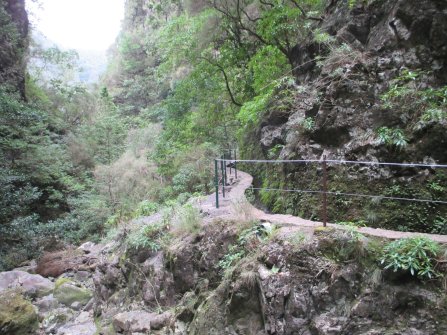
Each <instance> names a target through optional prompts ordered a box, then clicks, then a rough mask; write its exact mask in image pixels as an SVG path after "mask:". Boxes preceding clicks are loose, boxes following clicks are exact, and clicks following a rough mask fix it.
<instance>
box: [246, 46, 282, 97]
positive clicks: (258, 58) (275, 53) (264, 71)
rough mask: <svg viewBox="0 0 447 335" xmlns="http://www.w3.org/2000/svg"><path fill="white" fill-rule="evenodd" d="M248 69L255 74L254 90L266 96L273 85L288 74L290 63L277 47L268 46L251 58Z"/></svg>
mask: <svg viewBox="0 0 447 335" xmlns="http://www.w3.org/2000/svg"><path fill="white" fill-rule="evenodd" d="M248 67H249V69H250V70H251V71H252V72H253V89H254V90H255V92H256V93H257V94H263V93H264V94H265V93H266V92H268V90H269V86H270V85H271V83H272V82H273V81H275V80H277V79H279V78H280V77H281V76H283V75H284V74H285V73H286V72H287V67H288V62H287V58H286V57H285V56H284V54H283V53H282V52H281V51H280V50H279V49H278V48H277V47H275V46H272V45H268V46H264V47H262V48H260V49H259V51H258V52H257V53H256V54H255V55H254V56H253V57H251V59H250V61H249V62H248Z"/></svg>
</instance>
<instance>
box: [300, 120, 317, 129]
mask: <svg viewBox="0 0 447 335" xmlns="http://www.w3.org/2000/svg"><path fill="white" fill-rule="evenodd" d="M301 125H302V127H303V128H304V130H306V131H310V132H311V131H313V130H314V129H315V120H314V118H312V117H306V118H304V119H303V121H302V122H301Z"/></svg>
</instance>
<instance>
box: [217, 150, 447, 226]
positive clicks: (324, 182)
mask: <svg viewBox="0 0 447 335" xmlns="http://www.w3.org/2000/svg"><path fill="white" fill-rule="evenodd" d="M238 163H239V164H240V163H253V164H257V163H267V164H285V163H291V164H308V163H314V164H321V167H322V178H321V189H320V190H304V189H279V188H262V187H251V188H250V189H251V190H256V191H267V192H268V191H274V192H296V193H310V194H320V195H321V197H322V208H321V214H322V220H323V225H324V226H325V227H326V226H327V221H328V195H335V196H347V197H361V198H374V199H385V200H396V201H408V202H419V203H433V204H441V205H447V200H436V199H423V198H406V197H397V196H385V195H374V194H363V193H351V192H338V191H335V192H334V191H329V190H328V163H330V164H346V165H367V166H390V167H402V168H427V169H447V165H445V164H426V163H388V162H378V161H350V160H332V159H330V160H329V159H327V158H326V156H323V159H321V160H254V159H253V160H250V159H237V156H236V150H229V151H228V152H226V153H225V154H224V155H222V156H221V157H220V158H219V159H215V161H214V164H215V188H216V208H219V187H220V185H222V196H223V197H224V198H225V197H226V195H225V189H226V188H227V187H228V172H227V170H228V168H229V172H230V175H231V174H232V171H233V169H234V173H235V177H236V179H237V165H238ZM219 165H220V171H219ZM219 172H220V178H219Z"/></svg>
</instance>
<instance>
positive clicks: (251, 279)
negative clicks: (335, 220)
mask: <svg viewBox="0 0 447 335" xmlns="http://www.w3.org/2000/svg"><path fill="white" fill-rule="evenodd" d="M146 219H151V218H146ZM268 231H269V230H268V229H267V230H266V224H265V223H264V224H263V225H262V224H255V223H247V222H231V221H222V220H218V221H212V222H210V223H208V224H205V225H204V227H203V229H202V230H201V231H200V232H198V233H194V234H183V235H182V236H178V237H177V238H176V239H173V240H171V241H170V243H169V245H166V246H165V247H164V248H162V249H159V250H158V251H153V250H150V249H146V248H141V249H139V250H135V249H132V248H128V247H126V244H125V243H124V241H125V234H126V231H125V230H124V231H122V232H121V235H118V236H117V237H116V238H115V241H114V242H110V243H108V244H102V245H94V244H92V243H87V244H85V245H83V246H82V247H81V248H79V249H78V250H71V251H66V252H63V253H57V254H54V255H52V257H50V256H51V255H47V256H46V257H45V258H44V259H43V260H42V261H41V262H40V263H39V266H38V267H37V268H34V267H28V268H22V269H17V270H15V271H11V272H4V273H0V297H1V298H2V299H7V301H10V304H8V305H2V306H0V331H1V332H3V333H5V334H6V333H7V334H19V333H20V334H22V333H23V334H24V333H27V332H28V333H29V332H34V333H39V334H48V333H53V334H60V335H63V334H67V335H68V334H82V335H90V334H91V335H93V334H98V333H99V334H198V335H202V334H216V335H217V334H219V335H220V334H231V335H235V334H256V335H264V334H265V335H267V334H277V335H279V334H305V335H336V334H350V335H355V334H358V335H364V334H369V335H379V334H400V335H422V334H424V335H436V334H444V333H446V332H447V321H446V320H447V318H446V316H447V310H446V306H445V299H446V295H445V292H444V291H443V290H441V289H440V288H441V281H440V280H439V281H438V280H432V281H430V282H428V281H424V282H421V281H419V280H418V279H416V278H415V277H412V276H410V275H409V273H407V272H392V271H390V270H383V268H381V267H380V266H379V263H378V262H377V257H378V251H379V250H380V248H381V245H382V243H384V241H382V240H378V239H374V238H367V237H365V236H363V235H359V234H355V232H352V231H349V230H347V231H344V230H330V229H329V230H317V231H315V232H314V231H313V229H307V230H306V228H303V227H301V228H300V227H295V228H291V227H283V228H280V229H279V230H277V231H276V234H274V235H272V234H271V233H268ZM45 269H46V270H48V269H51V270H52V271H51V272H48V271H47V272H45ZM24 270H27V271H33V270H34V271H38V272H39V273H41V274H42V275H45V276H59V277H58V278H57V279H55V280H48V279H44V278H42V277H41V276H40V275H37V274H28V273H26V272H24ZM56 270H59V271H56ZM438 270H442V269H441V268H439V269H438ZM23 296H24V297H26V298H27V299H26V300H24V298H23ZM31 304H33V305H34V308H33V306H32V305H31ZM17 311H22V312H20V313H21V314H20V315H22V317H20V318H18V317H15V315H16V314H17V313H18V312H17Z"/></svg>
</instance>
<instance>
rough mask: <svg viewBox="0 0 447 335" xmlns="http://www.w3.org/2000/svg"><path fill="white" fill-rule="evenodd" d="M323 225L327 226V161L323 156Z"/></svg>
mask: <svg viewBox="0 0 447 335" xmlns="http://www.w3.org/2000/svg"><path fill="white" fill-rule="evenodd" d="M322 210H323V227H326V226H327V162H326V155H324V156H323V208H322Z"/></svg>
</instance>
